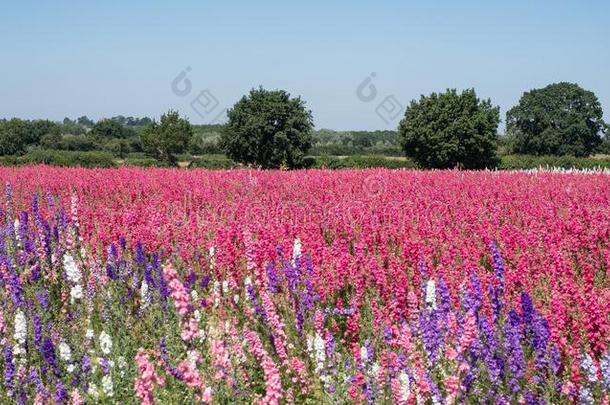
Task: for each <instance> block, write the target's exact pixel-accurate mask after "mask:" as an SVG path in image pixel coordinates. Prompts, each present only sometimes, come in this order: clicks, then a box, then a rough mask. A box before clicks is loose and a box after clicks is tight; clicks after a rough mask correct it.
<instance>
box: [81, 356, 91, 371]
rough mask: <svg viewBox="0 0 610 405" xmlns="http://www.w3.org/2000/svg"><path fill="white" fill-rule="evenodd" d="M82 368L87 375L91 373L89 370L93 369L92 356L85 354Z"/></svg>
mask: <svg viewBox="0 0 610 405" xmlns="http://www.w3.org/2000/svg"><path fill="white" fill-rule="evenodd" d="M81 368H82V370H83V373H84V374H85V375H87V374H89V372H90V371H91V357H89V356H88V355H86V354H85V355H84V356H83V360H82V367H81Z"/></svg>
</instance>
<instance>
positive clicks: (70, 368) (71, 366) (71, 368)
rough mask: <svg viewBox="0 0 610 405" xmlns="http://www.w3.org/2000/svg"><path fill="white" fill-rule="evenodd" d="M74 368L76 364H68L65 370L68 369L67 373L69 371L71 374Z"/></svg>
mask: <svg viewBox="0 0 610 405" xmlns="http://www.w3.org/2000/svg"><path fill="white" fill-rule="evenodd" d="M75 369H76V366H74V364H68V367H66V370H68V373H70V374H72V373H73V372H74V370H75Z"/></svg>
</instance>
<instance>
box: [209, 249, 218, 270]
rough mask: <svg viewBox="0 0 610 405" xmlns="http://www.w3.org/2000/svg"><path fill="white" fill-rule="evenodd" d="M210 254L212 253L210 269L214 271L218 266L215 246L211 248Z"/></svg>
mask: <svg viewBox="0 0 610 405" xmlns="http://www.w3.org/2000/svg"><path fill="white" fill-rule="evenodd" d="M209 253H210V269H212V270H213V269H214V266H215V265H216V258H215V257H214V256H215V255H216V248H214V246H211V247H210V249H209Z"/></svg>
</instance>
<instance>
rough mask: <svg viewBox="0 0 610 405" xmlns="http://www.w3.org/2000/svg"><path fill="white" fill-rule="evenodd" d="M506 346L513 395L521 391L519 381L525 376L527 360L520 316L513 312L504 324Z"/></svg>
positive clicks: (509, 382)
mask: <svg viewBox="0 0 610 405" xmlns="http://www.w3.org/2000/svg"><path fill="white" fill-rule="evenodd" d="M504 345H505V347H504V349H505V352H506V353H507V354H508V367H509V370H510V378H509V381H508V384H509V386H510V388H511V390H512V392H513V393H518V392H519V391H520V390H521V387H520V385H519V380H520V379H521V378H523V375H524V374H525V358H524V355H523V348H522V346H521V321H520V319H519V315H518V314H517V313H516V312H515V311H512V310H511V311H510V312H509V313H508V319H507V320H506V322H505V323H504Z"/></svg>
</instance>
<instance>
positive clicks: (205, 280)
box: [199, 274, 210, 290]
mask: <svg viewBox="0 0 610 405" xmlns="http://www.w3.org/2000/svg"><path fill="white" fill-rule="evenodd" d="M209 284H210V275H209V274H206V275H205V276H203V277H202V278H201V281H200V282H199V287H200V288H201V289H202V290H205V289H206V288H207V287H208V285H209Z"/></svg>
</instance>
